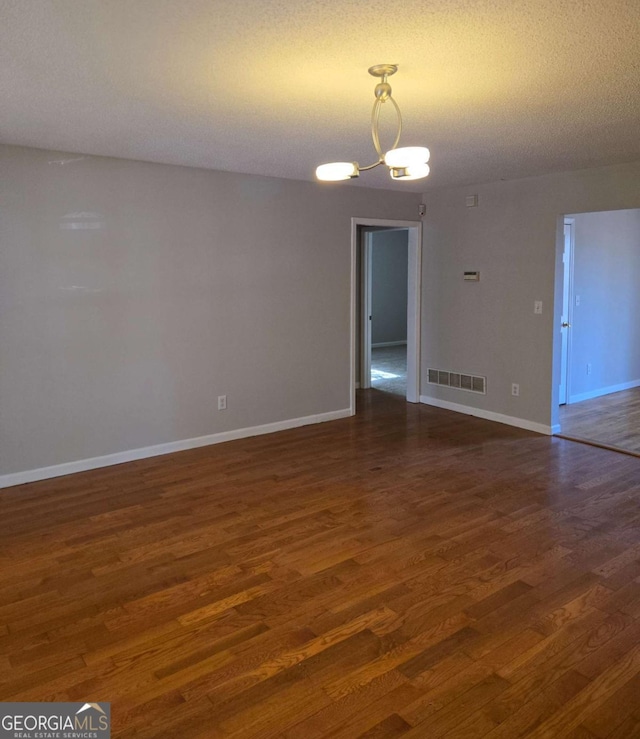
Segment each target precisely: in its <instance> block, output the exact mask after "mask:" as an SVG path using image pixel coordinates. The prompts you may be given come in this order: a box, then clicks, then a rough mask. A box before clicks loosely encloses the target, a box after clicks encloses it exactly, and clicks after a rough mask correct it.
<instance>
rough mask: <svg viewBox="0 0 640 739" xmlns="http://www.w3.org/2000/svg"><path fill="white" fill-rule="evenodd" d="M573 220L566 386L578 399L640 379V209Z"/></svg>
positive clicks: (572, 396)
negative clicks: (578, 302)
mask: <svg viewBox="0 0 640 739" xmlns="http://www.w3.org/2000/svg"><path fill="white" fill-rule="evenodd" d="M574 218H575V251H574V271H573V276H574V290H573V292H574V296H579V297H580V305H575V301H574V306H573V316H572V321H571V354H570V357H571V369H570V371H571V374H570V385H569V388H570V393H571V400H574V399H577V400H580V399H581V397H580V396H584V395H590V396H592V397H593V396H594V395H595V394H602V391H603V390H607V389H609V388H612V387H615V386H617V385H622V384H627V383H632V382H638V381H639V380H640V320H639V319H640V287H639V285H640V210H620V211H611V212H607V213H582V214H577V215H575V216H574ZM587 364H590V365H591V374H590V375H587ZM576 396H577V397H576Z"/></svg>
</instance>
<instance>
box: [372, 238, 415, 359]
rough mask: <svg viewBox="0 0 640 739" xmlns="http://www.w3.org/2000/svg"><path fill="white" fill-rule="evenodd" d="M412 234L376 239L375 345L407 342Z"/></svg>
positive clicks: (373, 331)
mask: <svg viewBox="0 0 640 739" xmlns="http://www.w3.org/2000/svg"><path fill="white" fill-rule="evenodd" d="M408 258H409V233H408V231H406V230H401V231H376V232H374V233H373V235H372V259H371V261H372V264H371V343H372V344H373V345H374V346H375V345H376V344H382V343H390V342H398V341H406V340H407V263H408Z"/></svg>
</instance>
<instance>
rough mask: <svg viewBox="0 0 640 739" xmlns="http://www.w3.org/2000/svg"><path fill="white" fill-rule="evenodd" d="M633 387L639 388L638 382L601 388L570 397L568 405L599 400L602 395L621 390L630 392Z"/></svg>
mask: <svg viewBox="0 0 640 739" xmlns="http://www.w3.org/2000/svg"><path fill="white" fill-rule="evenodd" d="M634 387H640V380H632V381H631V382H622V383H620V384H619V385H609V387H601V388H599V389H598V390H590V391H589V392H588V393H580V395H570V396H569V403H579V402H580V401H582V400H591V399H592V398H600V397H601V396H602V395H609V394H610V393H619V392H620V391H621V390H631V389H633V388H634Z"/></svg>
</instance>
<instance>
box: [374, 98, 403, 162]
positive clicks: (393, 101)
mask: <svg viewBox="0 0 640 739" xmlns="http://www.w3.org/2000/svg"><path fill="white" fill-rule="evenodd" d="M389 100H391V102H392V103H393V107H394V108H395V109H396V113H397V114H398V133H397V134H396V140H395V141H394V142H393V146H392V147H391V148H392V149H395V148H396V146H397V145H398V144H399V143H400V136H401V135H402V113H401V112H400V108H399V106H398V103H396V101H395V100H394V99H393V98H392V97H391V95H389ZM378 154H380V156H382V153H381V152H378Z"/></svg>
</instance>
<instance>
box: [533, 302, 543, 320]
mask: <svg viewBox="0 0 640 739" xmlns="http://www.w3.org/2000/svg"><path fill="white" fill-rule="evenodd" d="M533 312H534V313H535V314H536V315H537V316H539V315H542V300H536V301H535V303H534V304H533Z"/></svg>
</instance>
